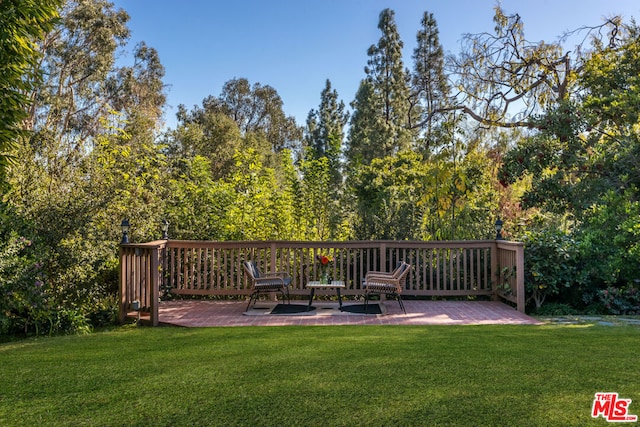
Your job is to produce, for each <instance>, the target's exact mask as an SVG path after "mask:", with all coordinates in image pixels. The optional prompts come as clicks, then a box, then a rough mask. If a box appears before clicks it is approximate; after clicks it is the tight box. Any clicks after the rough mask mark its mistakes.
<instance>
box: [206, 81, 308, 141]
mask: <svg viewBox="0 0 640 427" xmlns="http://www.w3.org/2000/svg"><path fill="white" fill-rule="evenodd" d="M202 105H203V110H204V111H216V112H220V113H223V114H225V115H227V116H228V117H230V118H231V119H232V120H233V121H235V122H236V124H237V125H238V128H239V129H240V132H241V133H242V134H243V135H247V134H249V133H254V134H260V135H262V136H263V137H264V138H266V140H267V141H269V143H270V144H271V149H272V150H273V152H274V153H280V152H282V151H283V150H285V149H289V150H293V151H296V150H299V143H300V140H301V138H302V129H301V128H300V127H299V126H298V125H297V124H296V122H295V119H294V118H293V117H291V116H286V115H285V113H284V111H283V110H282V106H283V103H282V99H281V98H280V95H278V92H277V91H276V90H275V89H274V88H272V87H271V86H268V85H265V86H263V85H261V84H260V83H254V84H253V85H250V84H249V81H248V80H247V79H233V80H230V81H228V82H226V83H225V84H224V86H223V88H222V92H221V94H220V96H219V97H211V96H210V97H208V98H205V100H204V101H203V102H202ZM195 113H196V114H197V113H198V111H196V112H195Z"/></svg>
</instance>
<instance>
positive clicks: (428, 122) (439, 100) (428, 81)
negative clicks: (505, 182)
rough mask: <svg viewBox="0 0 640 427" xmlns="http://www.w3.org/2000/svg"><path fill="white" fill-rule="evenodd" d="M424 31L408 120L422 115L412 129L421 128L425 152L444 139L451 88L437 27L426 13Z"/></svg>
mask: <svg viewBox="0 0 640 427" xmlns="http://www.w3.org/2000/svg"><path fill="white" fill-rule="evenodd" d="M421 24H422V28H421V29H420V31H418V34H417V36H416V40H417V46H416V48H415V49H414V51H413V67H414V68H413V73H412V76H411V77H412V81H411V112H410V115H409V118H410V119H411V118H412V117H413V116H415V115H418V114H419V118H418V121H417V123H413V122H411V123H409V125H410V127H419V128H420V129H421V131H422V132H421V138H422V140H423V143H422V144H420V145H421V146H422V147H421V148H422V149H423V150H425V151H426V150H428V148H429V147H431V146H433V145H434V144H437V143H438V141H439V140H441V139H442V132H441V128H440V126H439V124H441V123H442V121H447V120H449V118H448V117H447V112H448V110H447V107H449V106H450V105H451V102H452V100H451V98H450V88H449V83H448V81H447V78H446V75H445V73H444V53H443V50H442V46H441V45H440V40H439V33H438V26H437V23H436V20H435V18H434V17H433V14H432V13H428V12H425V13H424V15H423V17H422V21H421Z"/></svg>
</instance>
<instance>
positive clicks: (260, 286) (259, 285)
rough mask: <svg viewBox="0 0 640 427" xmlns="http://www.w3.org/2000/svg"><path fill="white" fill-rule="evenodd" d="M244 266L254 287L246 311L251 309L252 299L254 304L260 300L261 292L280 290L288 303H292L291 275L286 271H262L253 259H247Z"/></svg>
mask: <svg viewBox="0 0 640 427" xmlns="http://www.w3.org/2000/svg"><path fill="white" fill-rule="evenodd" d="M243 266H244V271H245V273H246V274H247V277H248V278H249V281H250V282H251V285H252V289H253V292H252V293H251V296H250V297H249V304H247V308H246V310H245V311H247V310H249V307H251V301H252V300H253V299H254V298H255V301H254V304H255V303H256V302H257V301H258V296H259V295H260V294H261V293H270V292H280V293H281V294H282V300H283V301H285V300H286V301H287V303H288V304H290V303H291V299H290V298H289V285H290V284H291V277H290V276H289V275H288V274H287V273H286V272H273V273H262V272H261V271H260V269H259V268H258V266H257V265H256V263H254V262H252V261H245V262H244V263H243Z"/></svg>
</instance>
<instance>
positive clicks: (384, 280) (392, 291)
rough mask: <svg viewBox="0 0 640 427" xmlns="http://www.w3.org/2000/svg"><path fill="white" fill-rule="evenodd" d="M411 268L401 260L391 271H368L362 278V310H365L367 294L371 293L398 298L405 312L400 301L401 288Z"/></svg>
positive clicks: (402, 306)
mask: <svg viewBox="0 0 640 427" xmlns="http://www.w3.org/2000/svg"><path fill="white" fill-rule="evenodd" d="M409 270H411V265H409V264H407V263H406V262H402V263H401V264H400V265H399V266H398V267H397V268H396V269H395V270H394V271H393V272H391V273H385V272H381V271H369V272H367V275H366V276H365V278H364V284H363V287H364V310H365V313H366V312H367V306H368V304H369V296H370V295H372V294H377V295H387V296H390V297H392V298H395V299H397V300H398V304H400V308H401V309H402V311H403V312H404V314H407V310H405V308H404V303H403V302H402V296H401V295H400V294H401V293H402V290H403V289H404V286H405V283H406V281H407V275H408V274H409Z"/></svg>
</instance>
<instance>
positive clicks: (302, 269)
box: [120, 240, 525, 325]
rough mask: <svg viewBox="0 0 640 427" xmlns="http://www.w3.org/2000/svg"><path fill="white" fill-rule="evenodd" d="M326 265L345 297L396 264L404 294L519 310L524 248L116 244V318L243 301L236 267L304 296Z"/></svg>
mask: <svg viewBox="0 0 640 427" xmlns="http://www.w3.org/2000/svg"><path fill="white" fill-rule="evenodd" d="M319 254H322V255H328V256H330V257H331V258H332V259H333V261H332V263H331V265H330V272H329V275H330V276H333V277H334V278H336V279H340V280H344V281H345V284H346V289H345V290H344V291H343V294H344V295H360V294H362V293H363V291H362V279H363V278H364V276H365V275H366V273H367V271H369V270H383V271H391V270H392V269H393V268H394V267H395V265H396V264H397V263H398V262H399V261H406V262H408V263H409V264H411V266H412V268H411V271H410V273H409V276H408V278H407V282H406V288H405V289H404V290H403V295H406V296H442V297H453V296H477V295H488V296H491V297H494V298H502V299H504V300H506V301H509V302H511V303H513V304H514V305H515V306H516V307H517V309H518V310H519V311H522V312H524V296H525V293H524V276H523V271H524V248H523V245H522V244H521V243H515V242H507V241H503V240H497V241H496V240H484V241H449V242H441V241H430V242H423V241H348V242H288V241H249V242H246V241H245V242H201V241H180V240H161V241H155V242H150V243H145V244H126V245H122V246H121V270H120V280H121V298H120V304H121V307H120V317H121V320H122V321H124V319H125V317H126V316H127V315H128V314H129V313H130V312H131V310H132V309H133V308H137V309H138V310H139V311H142V312H145V313H148V314H149V317H150V320H151V323H152V324H154V325H156V324H157V323H158V299H159V296H160V294H161V293H165V292H168V293H172V294H182V295H221V296H222V295H225V296H231V295H248V294H249V293H251V288H250V285H249V283H248V282H247V279H246V277H245V275H244V271H243V268H242V262H243V261H245V260H252V261H254V262H256V263H257V265H258V266H259V267H260V268H261V269H262V270H263V271H265V272H271V271H285V272H287V273H288V274H289V275H290V276H291V277H292V284H291V290H290V293H291V295H293V296H296V295H305V296H306V295H307V294H308V290H306V289H305V284H306V282H307V281H308V280H314V279H317V278H318V276H319V271H318V263H317V262H316V256H317V255H319Z"/></svg>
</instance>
